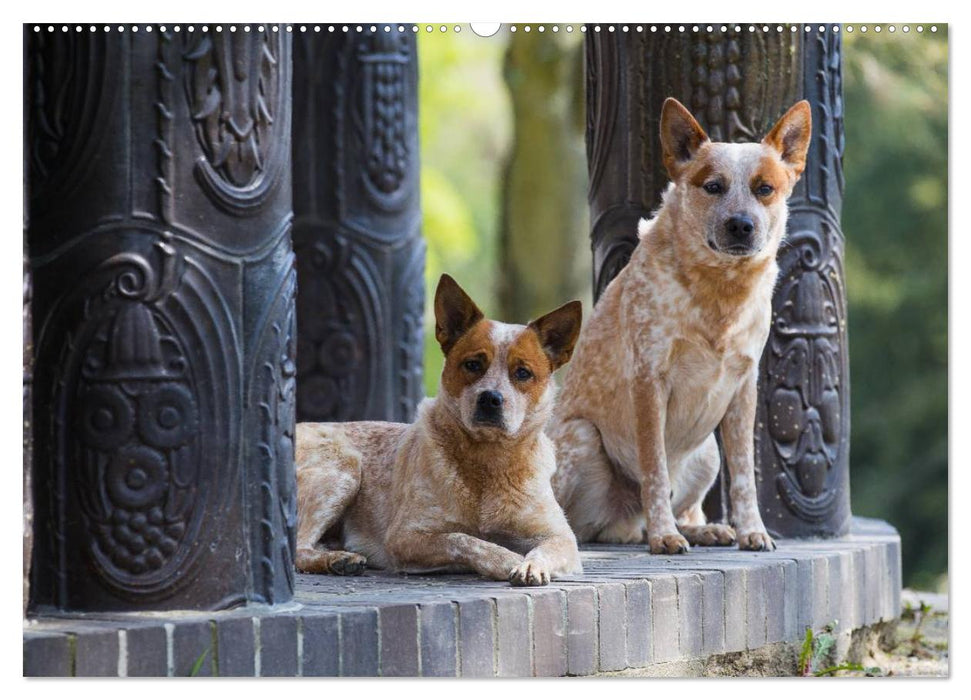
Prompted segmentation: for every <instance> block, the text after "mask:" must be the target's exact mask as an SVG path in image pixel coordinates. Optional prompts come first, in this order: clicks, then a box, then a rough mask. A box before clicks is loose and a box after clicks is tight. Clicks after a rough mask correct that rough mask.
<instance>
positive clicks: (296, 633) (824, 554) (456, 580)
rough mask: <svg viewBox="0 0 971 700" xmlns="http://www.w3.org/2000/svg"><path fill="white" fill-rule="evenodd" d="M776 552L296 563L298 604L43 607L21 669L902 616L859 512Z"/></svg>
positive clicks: (354, 668)
mask: <svg viewBox="0 0 971 700" xmlns="http://www.w3.org/2000/svg"><path fill="white" fill-rule="evenodd" d="M778 545H779V547H778V549H777V550H776V551H775V552H740V551H738V550H736V549H730V548H705V547H697V548H694V549H692V551H691V552H690V553H688V554H686V555H680V556H655V555H651V554H648V553H647V552H646V551H645V550H644V549H643V548H642V547H637V546H611V545H596V546H584V547H583V548H582V556H583V565H584V573H583V574H582V575H578V576H570V577H567V578H564V579H558V580H556V581H554V582H553V583H552V584H550V585H549V586H545V587H541V588H513V587H511V586H509V585H508V584H505V583H501V582H496V581H486V580H483V579H479V578H477V577H475V576H471V575H470V576H444V575H442V576H433V575H423V576H404V575H396V574H388V573H384V572H379V571H371V570H369V571H367V572H366V573H365V574H364V575H362V576H359V577H349V578H341V577H334V576H309V575H298V576H297V584H296V593H295V596H294V600H293V602H292V603H290V604H288V605H286V606H278V607H276V608H268V607H252V608H246V609H237V610H230V611H223V612H217V613H189V612H179V613H172V614H171V615H168V616H160V615H158V614H152V615H143V614H138V613H128V614H123V613H114V614H108V613H106V614H104V615H91V614H87V615H77V616H53V615H48V616H42V617H37V618H34V619H32V620H31V621H29V622H28V623H26V624H25V625H24V635H23V641H24V646H23V649H24V675H28V676H64V675H78V676H81V675H102V676H103V675H127V676H135V675H168V676H185V675H189V674H190V673H191V670H192V669H193V668H194V667H195V666H196V665H197V663H196V662H197V661H198V660H199V659H202V661H201V662H200V663H199V664H198V669H199V670H198V672H197V675H220V676H253V675H260V676H279V675H285V676H294V675H302V676H338V675H340V676H376V675H386V676H392V675H399V676H400V675H405V676H418V675H425V676H464V677H483V676H496V675H498V676H531V675H536V676H562V675H592V674H596V673H600V672H605V671H621V670H625V669H648V670H649V669H650V667H651V666H653V665H655V664H658V663H663V662H666V661H684V660H692V659H699V658H707V657H708V656H711V655H714V654H721V653H726V652H733V651H744V650H751V649H757V648H759V647H762V646H764V645H767V644H772V643H776V642H798V641H799V640H800V639H802V637H803V636H804V634H805V629H806V627H807V626H809V627H813V628H814V629H818V628H820V627H821V626H822V625H824V624H828V623H834V622H835V629H836V631H838V632H846V631H849V630H851V629H856V628H858V627H862V626H867V625H872V624H875V623H878V622H880V621H888V620H891V619H895V618H897V617H899V614H900V609H901V607H900V588H901V582H900V538H899V537H898V535H897V533H896V531H895V530H894V529H893V528H892V527H890V526H889V525H887V524H886V523H883V522H881V521H876V520H870V519H864V518H855V519H854V521H853V525H852V528H851V532H850V534H849V535H847V536H846V537H843V538H839V539H834V540H783V541H780V542H779V543H778Z"/></svg>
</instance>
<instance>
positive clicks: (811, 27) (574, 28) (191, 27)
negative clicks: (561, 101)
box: [33, 23, 939, 36]
mask: <svg viewBox="0 0 971 700" xmlns="http://www.w3.org/2000/svg"><path fill="white" fill-rule="evenodd" d="M502 26H503V27H504V28H505V29H506V30H507V31H508V32H510V33H513V34H515V33H516V32H523V33H527V34H529V33H536V34H559V33H560V32H566V33H567V34H571V33H574V32H580V33H588V32H592V33H594V34H599V33H605V32H606V33H608V34H610V33H614V34H616V33H621V34H629V33H639V34H643V33H650V34H660V33H664V34H672V33H679V34H685V33H695V34H700V33H708V34H713V33H719V32H721V33H726V32H729V31H733V32H736V33H741V32H746V31H747V32H749V33H756V32H761V33H763V34H768V33H770V32H776V33H782V32H785V31H789V32H793V33H794V32H798V31H799V28H798V25H796V24H785V25H784V24H747V25H746V24H507V25H502ZM281 27H282V28H283V31H286V32H288V33H291V34H292V33H300V34H305V33H308V32H310V33H314V34H320V33H324V32H326V33H328V34H333V33H335V32H344V33H357V34H362V33H372V34H373V33H379V32H384V33H392V32H395V31H397V32H398V33H405V32H411V33H413V34H419V33H424V34H446V33H449V32H454V33H456V34H461V33H462V32H463V31H464V29H463V27H468V28H469V33H470V34H473V35H477V36H482V35H478V34H477V32H476V31H475V29H474V28H472V27H470V26H469V25H461V24H280V25H276V24H274V25H264V24H213V25H209V24H171V25H167V24H114V25H111V24H105V25H96V24H88V25H82V24H75V25H69V24H56V25H55V24H48V25H42V24H35V25H33V31H34V32H35V33H40V32H44V31H46V32H47V33H54V32H57V31H60V32H61V33H68V32H72V31H73V32H75V33H82V32H84V31H85V30H87V31H88V32H91V33H93V32H98V31H99V30H100V31H102V32H111V31H117V32H119V33H124V32H126V31H128V32H131V33H132V34H133V35H138V34H140V33H141V34H151V33H152V32H153V31H158V32H167V31H171V32H175V33H180V32H183V31H187V32H197V31H200V32H203V33H206V32H215V33H222V32H224V31H225V32H229V33H236V32H244V33H247V32H266V31H272V32H279V31H281ZM803 31H804V32H806V33H807V34H808V33H810V32H814V31H815V32H840V31H843V32H846V33H847V34H853V33H859V34H870V33H873V34H883V33H888V34H898V33H900V34H914V33H916V34H923V33H925V32H929V33H931V34H936V33H937V32H938V31H939V27H938V25H936V24H899V23H897V24H845V25H839V24H804V25H803Z"/></svg>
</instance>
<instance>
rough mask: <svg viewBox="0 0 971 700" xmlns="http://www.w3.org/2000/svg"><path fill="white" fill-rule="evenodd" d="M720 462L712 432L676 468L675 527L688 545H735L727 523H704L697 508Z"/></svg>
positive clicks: (712, 480)
mask: <svg viewBox="0 0 971 700" xmlns="http://www.w3.org/2000/svg"><path fill="white" fill-rule="evenodd" d="M720 465H721V459H720V457H719V455H718V444H717V443H716V442H715V435H714V433H712V434H711V435H709V436H708V438H707V439H706V440H705V441H704V442H703V443H702V445H701V447H699V448H698V449H697V450H695V452H694V453H693V454H692V455H691V456H689V457H688V458H687V459H686V460H685V463H684V466H683V467H682V468H681V469H680V470H679V476H680V478H679V479H678V481H677V484H676V491H678V492H680V493H676V498H675V506H674V510H675V513H677V514H678V515H677V523H678V530H679V531H680V532H681V534H682V535H684V538H685V539H686V540H688V543H689V544H692V545H698V546H702V547H712V546H727V545H732V544H735V530H734V529H732V528H731V527H730V526H729V525H723V524H721V523H709V522H707V520H706V518H705V513H704V511H703V510H702V508H701V503H702V501H703V500H704V498H705V494H707V493H708V490H709V489H710V488H711V486H712V484H713V483H714V482H715V478H716V477H717V476H718V468H719V466H720ZM685 504H686V505H685Z"/></svg>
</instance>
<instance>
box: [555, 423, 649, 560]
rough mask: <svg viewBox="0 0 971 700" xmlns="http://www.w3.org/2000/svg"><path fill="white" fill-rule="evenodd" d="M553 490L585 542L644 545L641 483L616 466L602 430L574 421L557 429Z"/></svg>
mask: <svg viewBox="0 0 971 700" xmlns="http://www.w3.org/2000/svg"><path fill="white" fill-rule="evenodd" d="M550 437H552V438H553V440H554V442H555V444H556V464H557V466H556V473H555V474H554V476H553V489H554V491H555V493H556V499H557V500H558V501H559V502H560V505H561V506H563V510H564V511H565V513H566V517H567V520H568V521H569V523H570V527H571V528H573V532H574V533H575V534H576V536H577V540H578V541H580V542H594V541H595V542H609V543H614V544H632V543H639V542H643V541H644V537H645V526H646V525H645V520H644V512H643V509H642V508H641V501H640V492H639V488H640V487H639V485H638V484H637V483H636V482H635V481H633V480H632V479H628V478H627V477H625V476H624V475H623V474H621V473H620V472H619V471H618V470H617V469H616V468H615V467H614V466H613V465H612V464H611V462H610V458H609V457H608V455H607V452H606V450H605V449H604V446H603V440H602V439H601V437H600V431H599V430H597V427H596V426H595V425H594V424H593V423H591V422H590V421H587V420H583V419H574V420H570V421H566V422H564V423H562V424H559V425H557V426H556V428H555V430H554V431H551V436H550Z"/></svg>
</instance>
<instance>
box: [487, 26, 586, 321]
mask: <svg viewBox="0 0 971 700" xmlns="http://www.w3.org/2000/svg"><path fill="white" fill-rule="evenodd" d="M582 48H583V44H582V43H581V42H580V41H578V40H577V39H576V38H575V37H568V36H565V35H564V36H558V35H555V34H552V33H547V34H534V33H530V34H527V33H525V32H523V31H522V27H519V31H517V32H515V33H513V34H510V37H509V47H508V49H507V51H506V59H505V66H504V75H505V80H506V84H507V85H508V87H509V92H510V95H511V97H512V106H513V144H512V151H511V153H510V154H509V158H508V160H507V162H506V167H505V178H504V183H503V194H502V220H501V222H500V230H499V240H500V254H499V257H500V265H501V269H500V275H499V280H500V282H499V290H498V292H499V294H498V296H499V304H500V309H501V316H502V319H503V320H505V321H509V322H515V323H525V322H526V321H527V320H528V319H533V318H536V317H537V316H539V315H541V314H543V313H546V312H547V311H550V310H552V309H554V308H556V307H557V306H560V305H561V304H564V303H566V302H567V301H570V300H571V299H576V298H583V299H584V300H587V301H588V300H589V299H590V296H589V289H588V284H587V280H588V279H589V277H588V275H589V272H588V270H589V269H590V268H589V265H590V258H589V252H588V251H589V240H588V238H587V230H588V229H587V206H586V202H585V201H584V196H583V195H584V192H585V191H586V180H587V176H586V167H585V163H584V150H583V71H582V68H583V63H582V61H583V56H582Z"/></svg>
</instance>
